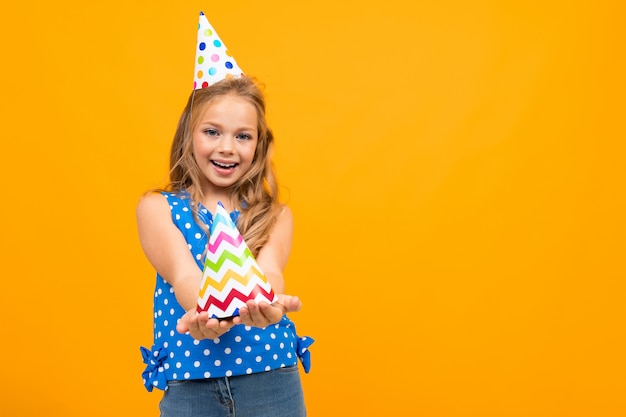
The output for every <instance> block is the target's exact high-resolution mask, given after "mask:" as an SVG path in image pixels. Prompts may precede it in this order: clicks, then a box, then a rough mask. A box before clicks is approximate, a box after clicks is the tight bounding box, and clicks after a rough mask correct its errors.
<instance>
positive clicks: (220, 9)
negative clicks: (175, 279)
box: [0, 0, 626, 417]
mask: <svg viewBox="0 0 626 417" xmlns="http://www.w3.org/2000/svg"><path fill="white" fill-rule="evenodd" d="M410 4H412V5H410ZM200 10H204V11H205V12H206V13H207V15H208V16H209V19H210V20H211V22H212V23H213V24H214V26H215V27H216V29H217V31H218V32H219V33H220V35H221V37H222V39H224V41H225V42H226V44H227V45H228V46H229V48H230V50H231V51H232V52H233V53H234V55H235V57H236V58H237V60H238V62H239V64H240V65H241V66H242V68H244V70H246V71H247V72H248V73H249V74H251V75H255V76H256V77H258V78H259V79H260V80H262V81H263V82H265V83H266V85H267V89H266V91H267V98H268V102H269V106H270V113H269V117H270V122H271V125H272V126H273V128H274V130H275V132H276V134H277V140H278V147H277V150H276V163H277V167H278V171H279V175H280V178H281V179H282V182H283V185H284V196H285V197H286V198H288V201H289V204H290V205H291V206H292V208H293V211H294V213H295V216H296V227H297V230H296V236H295V242H294V252H293V257H292V259H291V261H290V264H289V266H288V270H287V280H288V289H289V291H290V292H292V293H296V294H299V295H300V296H301V298H302V299H303V301H304V303H305V308H304V310H303V311H302V312H300V313H298V314H297V315H294V316H293V318H294V319H295V320H296V323H297V324H298V330H299V332H300V333H301V334H306V335H310V336H313V337H314V338H316V340H317V341H316V343H315V344H314V345H313V348H312V350H313V369H312V372H311V373H310V374H308V375H305V376H304V377H303V381H304V385H305V395H306V398H307V402H308V406H309V414H310V415H312V416H347V415H355V416H356V415H358V416H382V415H388V416H397V415H420V416H429V417H457V416H458V417H461V416H463V417H465V416H477V417H478V416H480V417H491V416H493V417H503V416H507V417H508V416H520V417H522V416H524V417H528V416H533V417H544V416H567V417H574V416H622V415H625V414H626V400H625V398H626V396H624V395H623V394H624V389H625V388H626V384H625V383H624V381H625V380H624V375H625V374H626V372H625V371H626V363H625V360H624V351H625V348H626V346H625V343H624V325H625V320H624V319H625V313H626V308H625V307H624V289H625V285H624V278H625V277H626V267H625V263H624V259H623V258H624V249H625V242H624V240H625V238H624V237H625V232H626V225H625V222H624V211H625V208H626V207H625V201H624V180H625V178H626V175H625V172H624V168H623V164H624V162H623V160H624V139H625V133H626V129H625V128H624V97H625V96H626V95H625V93H626V89H625V84H624V78H623V77H624V73H625V70H626V62H625V59H624V44H625V41H626V39H625V36H624V35H625V31H624V29H623V21H624V6H622V4H621V2H618V1H601V0H598V1H595V2H591V1H585V2H577V1H552V2H550V1H548V2H545V1H542V2H540V1H524V2H511V1H505V0H476V1H471V2H469V1H462V0H442V1H437V2H430V1H428V2H427V1H423V2H422V1H419V2H410V1H405V0H388V1H352V2H338V1H330V0H318V1H316V2H311V3H306V2H305V3H302V2H293V1H287V0H284V1H267V2H259V1H248V0H242V1H237V2H208V1H195V0H194V1H185V2H171V1H168V2H165V1H159V0H156V1H151V2H145V1H138V2H132V1H124V2H121V1H117V2H116V1H113V2H95V3H93V2H74V3H72V2H69V1H61V2H43V1H34V2H13V4H12V8H11V9H8V10H6V11H5V13H3V14H2V17H0V19H1V22H0V23H1V24H0V31H1V33H0V35H2V44H3V46H2V52H1V53H2V68H3V73H2V74H3V75H2V77H0V83H1V85H0V87H1V91H2V101H1V106H2V108H1V110H2V111H1V113H0V117H2V138H3V139H2V147H3V151H2V164H0V169H2V178H3V180H4V187H3V188H4V190H3V193H2V194H3V197H2V205H1V207H2V208H1V210H2V213H1V216H0V218H1V219H2V230H3V231H2V233H1V235H2V237H1V242H2V251H1V253H2V260H3V265H4V267H3V270H2V271H3V272H2V274H1V275H2V278H3V279H2V285H3V289H2V291H0V316H1V317H3V318H4V320H3V324H4V325H3V328H2V330H3V331H2V333H3V342H1V343H0V358H1V359H0V360H1V361H2V368H1V374H2V378H1V380H2V382H1V383H2V389H0V404H2V406H1V407H2V410H3V411H2V415H6V416H36V415H47V416H64V417H71V416H84V415H90V416H94V417H97V416H110V415H116V416H120V417H122V416H148V415H157V414H158V413H157V408H156V407H157V402H158V400H159V396H160V395H159V394H158V393H156V392H153V393H151V394H148V393H147V392H145V390H144V388H143V386H142V383H141V377H140V374H141V371H142V370H143V364H142V363H141V358H140V353H139V346H140V345H150V343H151V303H152V298H151V297H152V286H153V271H152V269H151V267H150V266H149V265H148V263H147V261H146V260H145V259H144V257H143V254H142V252H141V250H140V248H139V244H138V240H137V237H136V230H135V222H134V207H135V204H136V201H137V199H138V197H139V195H140V194H141V193H142V191H144V190H145V189H148V188H151V187H153V186H155V185H158V184H161V183H162V179H163V178H164V176H165V175H166V164H167V153H168V150H169V143H170V140H171V137H172V134H173V131H174V128H175V124H176V121H177V118H178V115H179V113H180V111H181V110H182V107H183V105H184V102H185V100H186V97H187V95H188V93H189V91H190V88H191V85H192V72H193V48H194V46H195V26H196V24H197V13H198V12H199V11H200Z"/></svg>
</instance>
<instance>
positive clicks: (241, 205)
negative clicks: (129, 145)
mask: <svg viewBox="0 0 626 417" xmlns="http://www.w3.org/2000/svg"><path fill="white" fill-rule="evenodd" d="M272 142H273V135H272V132H271V130H270V129H269V127H268V126H267V122H266V118H265V102H264V98H263V95H262V92H261V91H260V89H259V87H258V85H257V84H256V83H255V82H254V81H253V80H252V79H250V78H248V77H245V76H241V77H239V78H235V77H226V78H225V79H223V80H221V81H219V82H217V83H215V84H212V85H211V86H208V87H206V88H202V89H198V90H194V91H193V92H192V94H191V96H190V97H189V100H188V102H187V105H186V107H185V109H184V111H183V113H182V116H181V118H180V121H179V124H178V128H177V130H176V134H175V136H174V142H173V144H172V148H171V155H170V168H171V170H170V184H169V185H168V187H166V189H165V190H161V191H160V192H158V193H157V192H155V193H150V194H148V195H146V196H145V197H144V198H142V199H141V201H140V202H139V204H138V206H137V224H138V229H139V238H140V242H141V245H142V247H143V250H144V252H145V254H146V257H147V258H148V260H149V261H150V263H151V264H152V265H153V266H154V268H155V269H156V272H157V281H156V289H155V293H154V346H153V347H152V349H151V350H148V349H146V348H142V353H143V356H144V362H145V363H146V364H147V365H148V366H147V368H146V371H145V372H144V374H143V376H144V383H145V385H146V388H147V389H148V390H149V391H151V390H152V388H153V387H157V388H160V389H164V390H166V391H165V394H164V396H163V399H162V400H161V402H160V410H161V416H162V417H169V416H176V417H187V416H189V417H191V416H200V415H202V416H233V415H235V412H236V415H237V416H238V417H243V416H252V415H254V416H272V417H279V416H304V415H306V411H305V407H304V399H303V393H302V387H301V383H300V377H299V371H298V368H297V360H298V358H300V359H301V360H302V363H303V366H304V369H305V371H307V372H308V369H309V363H308V352H307V347H308V346H309V345H310V343H312V339H307V338H299V337H298V336H297V335H296V332H295V326H294V324H293V322H291V320H289V319H288V318H287V316H286V315H285V313H287V312H295V311H298V310H299V309H300V308H301V303H300V300H299V299H298V298H297V297H294V296H288V295H285V294H283V292H284V287H285V283H284V280H283V275H282V271H283V269H284V267H285V265H286V263H287V259H288V257H289V253H290V250H291V240H292V229H293V219H292V214H291V211H290V210H289V208H288V207H287V206H286V205H283V204H280V203H279V202H278V188H277V183H276V178H275V175H274V171H273V166H272V163H271V160H270V153H271V149H272ZM218 201H221V202H222V203H223V204H224V206H225V207H226V209H227V210H228V211H229V212H230V213H231V218H232V219H233V221H235V222H236V223H237V226H238V229H239V230H240V233H241V235H242V236H243V238H244V240H245V241H246V243H247V245H248V247H249V248H250V251H251V252H252V253H253V255H254V256H255V257H256V259H257V262H258V264H259V266H260V267H261V269H262V271H263V272H264V274H265V276H266V277H267V279H268V281H269V282H270V284H271V286H272V288H273V289H274V291H275V292H276V293H277V294H278V302H276V303H274V304H268V303H263V302H261V303H259V304H256V303H255V302H254V301H248V302H247V304H246V307H242V308H241V309H240V315H239V316H236V317H233V318H231V319H227V320H217V319H215V318H209V317H208V315H207V313H206V312H202V313H200V314H197V312H196V304H197V301H198V291H199V286H200V281H201V279H202V268H203V257H204V253H205V250H206V246H207V242H208V233H209V226H210V224H211V222H212V217H213V215H212V213H211V209H212V208H214V207H216V205H217V202H218Z"/></svg>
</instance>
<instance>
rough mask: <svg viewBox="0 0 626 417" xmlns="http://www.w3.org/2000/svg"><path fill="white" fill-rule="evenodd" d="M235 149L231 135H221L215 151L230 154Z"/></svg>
mask: <svg viewBox="0 0 626 417" xmlns="http://www.w3.org/2000/svg"><path fill="white" fill-rule="evenodd" d="M234 148H235V138H233V137H232V136H231V135H222V137H221V138H220V143H219V144H218V146H217V150H218V151H219V152H222V153H232V152H233V149H234Z"/></svg>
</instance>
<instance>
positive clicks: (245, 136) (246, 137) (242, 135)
mask: <svg viewBox="0 0 626 417" xmlns="http://www.w3.org/2000/svg"><path fill="white" fill-rule="evenodd" d="M237 139H239V140H250V139H252V135H249V134H247V133H240V134H238V135H237Z"/></svg>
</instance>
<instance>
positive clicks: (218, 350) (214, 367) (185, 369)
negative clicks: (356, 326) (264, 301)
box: [140, 192, 313, 391]
mask: <svg viewBox="0 0 626 417" xmlns="http://www.w3.org/2000/svg"><path fill="white" fill-rule="evenodd" d="M162 194H163V195H164V196H165V198H166V199H167V200H168V202H169V206H170V210H171V212H172V221H173V222H174V224H175V225H176V227H178V229H179V230H180V231H181V233H182V234H183V236H184V237H185V240H186V241H187V245H188V247H189V250H190V251H191V253H192V254H193V256H194V258H195V259H196V262H197V264H198V267H199V268H200V269H203V266H204V264H203V261H204V259H203V253H204V251H205V249H206V246H207V243H208V236H207V234H206V232H205V231H204V229H202V228H201V227H200V226H199V225H198V224H197V223H196V221H195V219H194V218H193V214H192V210H191V206H190V202H191V199H190V198H189V194H188V193H186V192H180V193H169V192H162ZM198 208H199V213H198V217H199V219H200V221H201V222H203V223H204V224H205V225H206V226H207V227H210V225H211V223H212V221H213V215H212V214H211V212H210V211H209V210H207V209H206V208H205V207H204V206H202V205H201V204H198ZM230 216H231V218H232V219H233V221H234V222H235V224H236V223H237V218H238V216H239V212H238V211H233V212H232V213H230ZM184 314H185V310H184V309H183V308H182V307H181V306H180V305H179V304H178V301H176V297H175V296H174V289H173V288H172V286H171V285H170V284H168V283H167V282H166V281H165V280H164V279H163V277H161V276H160V275H159V274H158V273H157V275H156V287H155V291H154V345H153V346H152V348H151V349H147V348H145V347H141V348H140V349H141V353H142V356H143V361H144V363H145V364H146V365H147V366H146V369H145V370H144V372H143V374H142V377H143V382H144V385H145V387H146V389H147V390H148V391H152V389H153V388H155V387H156V388H159V389H162V390H165V389H167V381H171V380H188V379H204V378H218V377H226V376H236V375H245V374H251V373H256V372H264V371H270V370H273V369H277V368H283V367H287V366H294V365H296V364H297V360H298V358H299V359H300V361H301V362H302V365H303V368H304V370H305V372H307V373H308V372H309V369H310V352H309V350H308V347H309V346H310V345H311V344H312V343H313V339H311V338H308V337H298V336H297V335H296V327H295V325H294V323H293V322H292V321H291V320H289V319H288V318H287V316H286V315H285V316H283V318H282V319H281V321H279V322H278V323H276V324H272V325H269V326H267V327H265V328H258V327H251V326H245V325H243V324H239V325H236V326H234V327H232V328H231V329H230V331H228V332H226V333H224V334H223V335H222V336H220V337H219V338H217V339H205V340H195V339H194V338H192V337H191V336H190V335H189V334H180V333H179V332H177V331H176V324H177V323H178V320H179V319H180V318H181V317H182V316H183V315H184Z"/></svg>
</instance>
